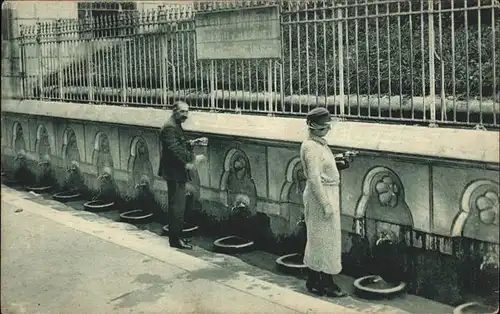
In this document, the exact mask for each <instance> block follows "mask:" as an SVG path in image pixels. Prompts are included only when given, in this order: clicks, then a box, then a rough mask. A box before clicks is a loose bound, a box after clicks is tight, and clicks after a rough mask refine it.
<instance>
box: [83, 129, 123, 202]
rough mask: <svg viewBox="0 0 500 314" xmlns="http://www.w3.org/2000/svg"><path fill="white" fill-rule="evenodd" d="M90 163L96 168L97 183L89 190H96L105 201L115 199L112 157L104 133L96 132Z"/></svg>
mask: <svg viewBox="0 0 500 314" xmlns="http://www.w3.org/2000/svg"><path fill="white" fill-rule="evenodd" d="M92 163H93V164H94V165H95V167H96V172H97V173H96V174H97V182H95V185H94V186H93V187H92V188H91V189H92V190H97V191H98V193H99V195H100V197H104V198H106V199H109V198H113V197H115V196H116V195H115V187H114V180H113V169H114V165H113V157H112V155H111V149H110V145H109V140H108V136H107V135H106V134H105V133H104V132H97V134H96V136H95V141H94V151H93V153H92ZM87 185H88V186H89V184H87Z"/></svg>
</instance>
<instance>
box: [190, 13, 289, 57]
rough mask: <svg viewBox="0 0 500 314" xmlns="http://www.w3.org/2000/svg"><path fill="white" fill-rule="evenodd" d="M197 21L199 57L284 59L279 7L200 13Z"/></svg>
mask: <svg viewBox="0 0 500 314" xmlns="http://www.w3.org/2000/svg"><path fill="white" fill-rule="evenodd" d="M195 21H196V47H197V48H196V49H197V57H198V60H215V59H279V58H281V33H280V32H281V28H280V18H279V9H278V7H277V6H266V7H257V8H239V9H237V10H226V11H212V12H199V13H197V14H196V17H195Z"/></svg>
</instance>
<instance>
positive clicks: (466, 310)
mask: <svg viewBox="0 0 500 314" xmlns="http://www.w3.org/2000/svg"><path fill="white" fill-rule="evenodd" d="M476 313H479V314H483V313H498V309H496V311H495V309H493V308H491V307H487V306H484V305H482V304H479V303H477V302H469V303H464V304H462V305H459V306H457V307H456V308H455V309H453V314H476Z"/></svg>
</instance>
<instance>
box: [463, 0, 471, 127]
mask: <svg viewBox="0 0 500 314" xmlns="http://www.w3.org/2000/svg"><path fill="white" fill-rule="evenodd" d="M464 7H465V11H464V19H465V73H466V76H465V77H466V78H467V79H466V80H465V83H466V93H467V94H466V96H467V97H466V106H467V124H469V123H470V111H469V109H470V108H469V95H470V81H469V77H470V73H469V19H468V9H467V1H464Z"/></svg>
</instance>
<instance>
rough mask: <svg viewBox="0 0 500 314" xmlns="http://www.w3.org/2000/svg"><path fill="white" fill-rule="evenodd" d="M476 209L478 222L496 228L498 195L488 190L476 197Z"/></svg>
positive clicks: (499, 201) (499, 203)
mask: <svg viewBox="0 0 500 314" xmlns="http://www.w3.org/2000/svg"><path fill="white" fill-rule="evenodd" d="M476 207H477V209H478V215H479V220H481V222H482V223H484V224H486V225H496V226H498V213H499V208H500V200H499V196H498V193H496V192H495V191H493V190H488V191H487V192H485V193H484V194H483V195H481V196H480V197H478V199H477V201H476Z"/></svg>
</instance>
